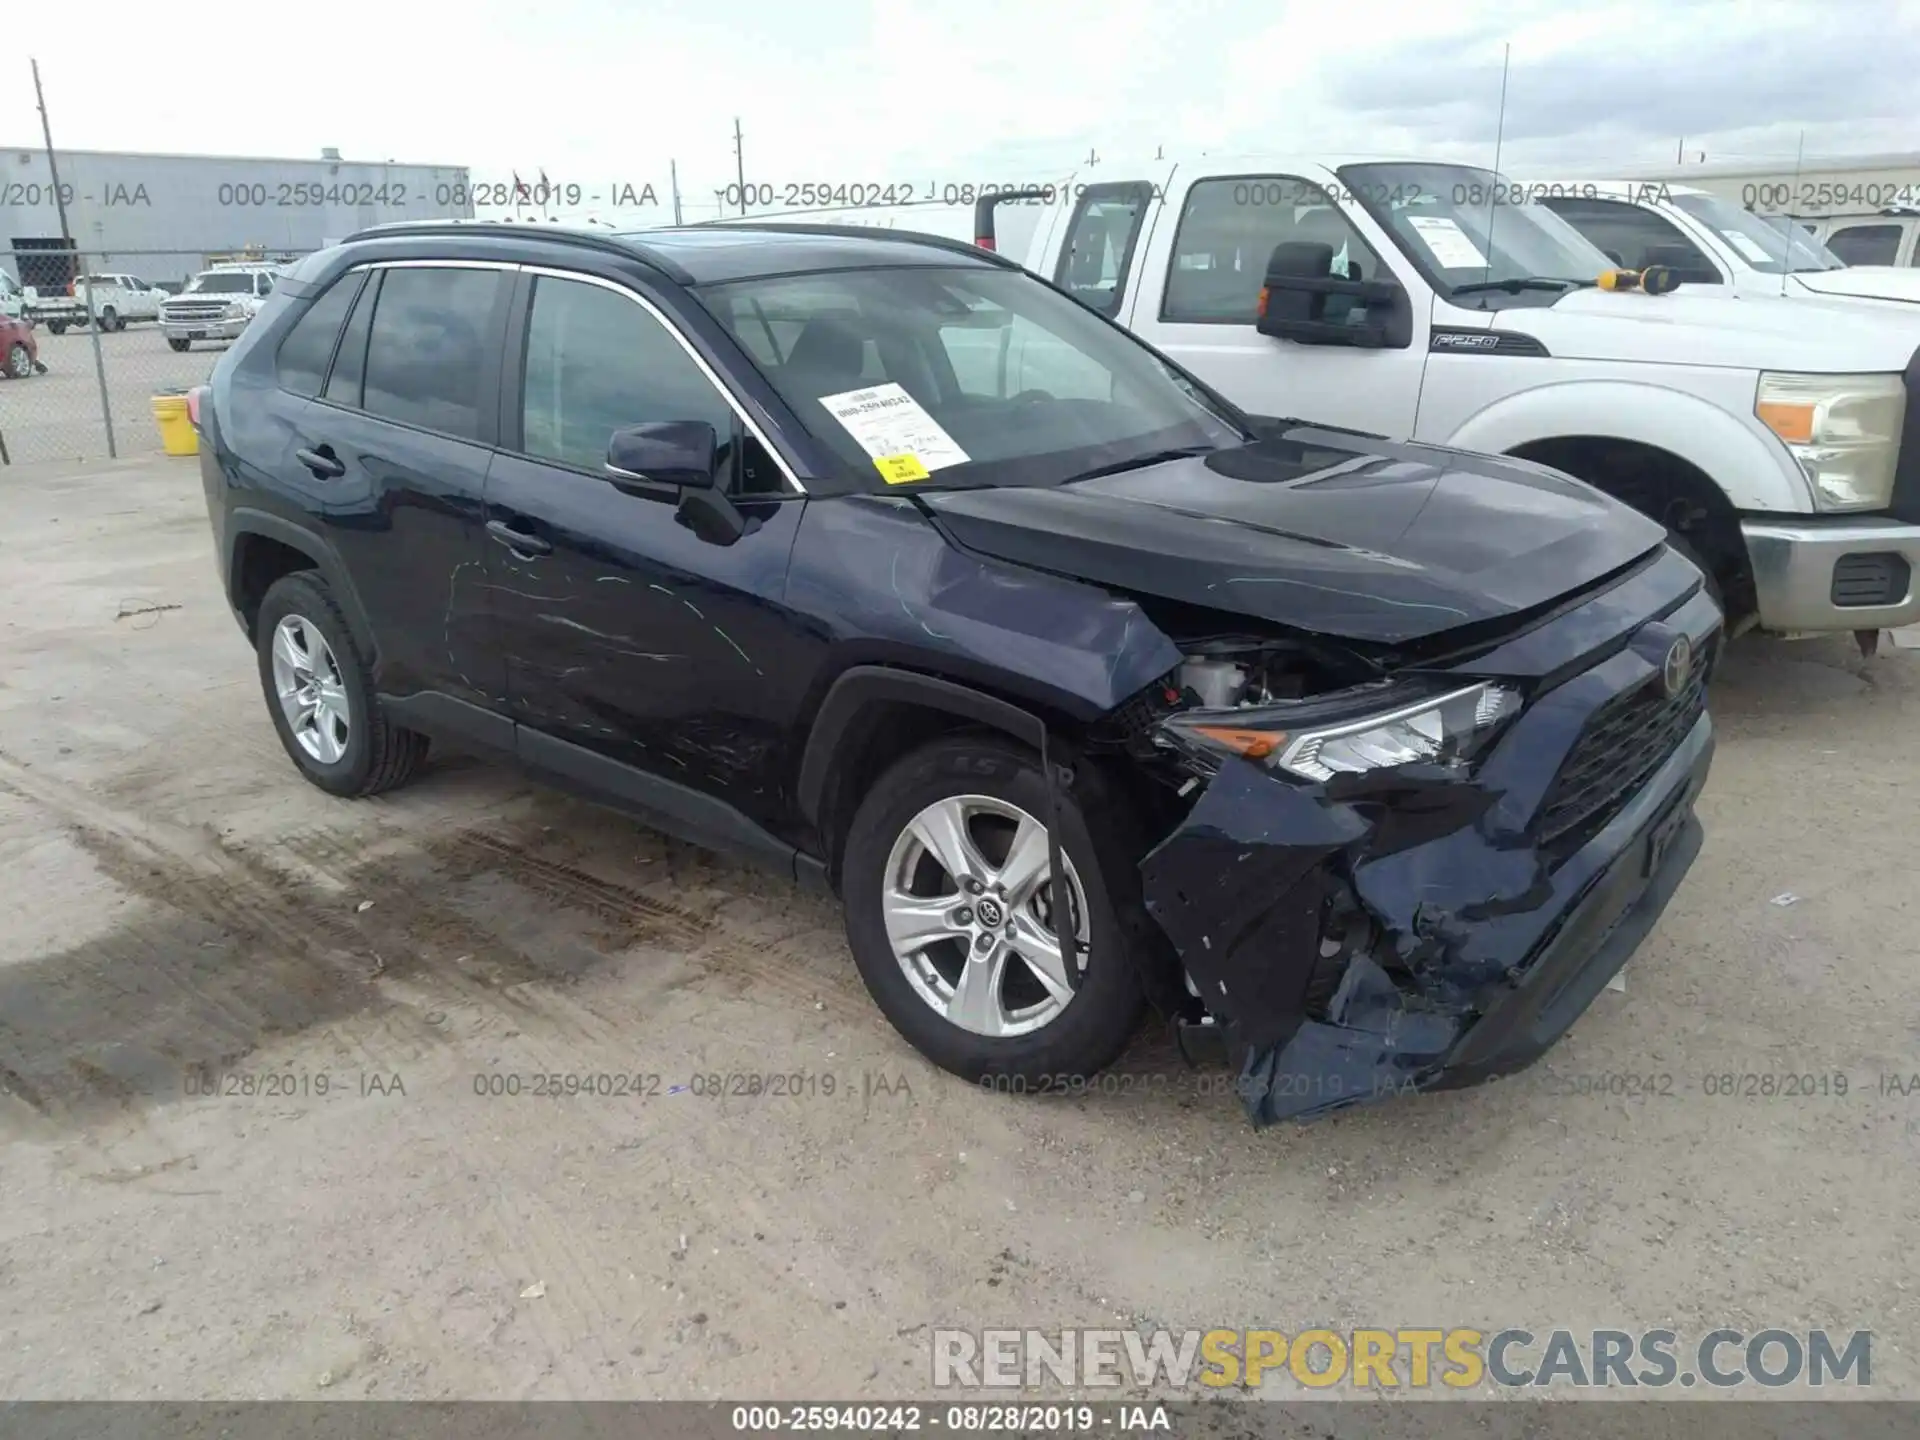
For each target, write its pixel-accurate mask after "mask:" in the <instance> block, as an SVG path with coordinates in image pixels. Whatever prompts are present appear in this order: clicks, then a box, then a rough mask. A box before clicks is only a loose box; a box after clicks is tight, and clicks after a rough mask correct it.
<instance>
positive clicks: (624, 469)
mask: <svg viewBox="0 0 1920 1440" xmlns="http://www.w3.org/2000/svg"><path fill="white" fill-rule="evenodd" d="M606 471H607V478H608V479H610V480H611V481H613V483H614V484H615V485H616V486H617V487H619V488H620V489H622V490H628V491H629V493H633V492H632V490H629V487H634V488H635V489H638V490H640V491H641V493H645V492H646V491H647V490H649V489H655V488H657V487H660V486H667V485H671V486H675V487H677V488H678V489H679V491H680V501H679V505H678V506H677V507H676V510H675V517H676V518H677V519H678V520H679V521H680V523H681V524H682V525H685V526H686V527H687V528H688V529H689V530H691V531H693V533H694V534H695V535H698V536H699V537H700V538H701V539H702V540H705V541H706V542H707V543H708V544H710V545H731V544H733V542H734V541H736V540H738V539H739V538H740V537H741V536H742V535H744V534H746V533H747V517H746V516H744V515H742V514H741V513H740V510H739V507H738V506H736V505H735V504H734V503H733V501H731V500H729V499H728V498H727V496H726V493H725V492H724V491H723V490H721V489H720V485H719V480H720V442H719V437H718V436H717V435H715V433H714V429H713V426H711V425H709V424H708V423H707V422H706V421H704V420H661V421H657V422H655V423H653V424H651V425H630V426H628V427H627V428H626V429H624V430H616V431H614V432H613V435H612V438H610V439H609V440H608V441H607V464H606Z"/></svg>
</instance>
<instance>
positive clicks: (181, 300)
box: [160, 265, 279, 350]
mask: <svg viewBox="0 0 1920 1440" xmlns="http://www.w3.org/2000/svg"><path fill="white" fill-rule="evenodd" d="M278 273H279V271H278V268H277V267H275V266H272V265H216V266H214V267H213V268H212V269H210V270H202V271H201V272H200V273H199V274H198V275H196V276H194V277H193V281H192V283H190V284H189V285H188V286H187V288H186V289H184V290H182V291H181V292H180V293H179V294H178V295H173V296H168V297H165V298H163V299H162V300H161V302H160V329H161V330H162V331H163V332H165V334H166V337H167V344H168V345H170V346H172V347H173V348H174V349H175V350H190V349H192V348H193V342H194V341H196V340H231V339H233V338H234V337H235V336H237V335H239V334H240V333H241V332H242V331H243V330H245V329H246V328H247V326H248V325H249V324H251V323H252V321H253V317H254V316H255V315H257V314H259V313H260V307H261V306H263V305H265V304H266V303H267V297H268V296H269V295H271V294H272V293H273V284H274V277H275V275H276V274H278Z"/></svg>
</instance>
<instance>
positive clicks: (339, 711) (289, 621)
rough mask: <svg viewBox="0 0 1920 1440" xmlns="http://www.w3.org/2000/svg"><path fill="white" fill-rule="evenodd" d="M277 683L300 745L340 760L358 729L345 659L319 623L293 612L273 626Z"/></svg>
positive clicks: (326, 759)
mask: <svg viewBox="0 0 1920 1440" xmlns="http://www.w3.org/2000/svg"><path fill="white" fill-rule="evenodd" d="M273 688H274V691H275V693H276V694H278V696H279V697H280V712H281V714H283V715H284V716H285V717H286V720H287V729H288V730H290V731H291V732H292V733H293V738H294V740H295V741H296V742H298V744H299V746H300V748H301V749H302V750H304V751H306V752H307V754H309V755H311V756H312V757H313V758H314V759H315V760H318V761H319V762H320V763H321V764H322V765H333V764H337V763H338V762H339V760H340V757H341V756H342V755H344V754H346V753H347V742H348V741H349V740H350V739H351V738H352V735H353V707H352V705H351V703H350V702H349V701H348V699H347V686H346V681H345V680H344V679H343V678H342V676H341V673H340V662H339V661H337V660H336V659H334V656H333V650H332V649H331V648H330V647H329V646H328V644H327V642H326V638H325V637H324V636H322V635H321V633H320V631H319V629H318V628H317V627H316V626H314V625H313V623H312V622H311V621H309V620H307V619H306V618H305V617H303V616H300V615H289V616H287V617H286V618H285V619H283V620H282V621H281V622H280V623H279V624H278V625H276V626H275V627H274V631H273Z"/></svg>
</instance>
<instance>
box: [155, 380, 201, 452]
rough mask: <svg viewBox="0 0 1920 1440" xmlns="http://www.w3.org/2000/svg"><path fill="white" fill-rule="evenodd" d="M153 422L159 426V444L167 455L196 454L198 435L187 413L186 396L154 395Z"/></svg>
mask: <svg viewBox="0 0 1920 1440" xmlns="http://www.w3.org/2000/svg"><path fill="white" fill-rule="evenodd" d="M153 418H154V423H156V424H157V425H159V427H160V446H161V448H162V449H164V450H165V451H166V452H167V454H169V455H198V454H199V453H200V437H199V436H198V435H196V434H194V431H193V421H192V419H191V418H190V417H189V416H188V414H187V397H186V396H185V395H184V394H179V395H156V396H154V397H153Z"/></svg>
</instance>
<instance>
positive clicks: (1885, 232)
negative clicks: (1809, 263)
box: [1827, 225, 1900, 265]
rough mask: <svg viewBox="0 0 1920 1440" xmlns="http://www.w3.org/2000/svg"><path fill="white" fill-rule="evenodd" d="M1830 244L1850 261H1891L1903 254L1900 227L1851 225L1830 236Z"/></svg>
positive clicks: (1889, 262)
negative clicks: (1901, 251) (1901, 252)
mask: <svg viewBox="0 0 1920 1440" xmlns="http://www.w3.org/2000/svg"><path fill="white" fill-rule="evenodd" d="M1827 248H1828V249H1829V250H1831V251H1832V252H1833V253H1834V254H1836V255H1838V256H1839V257H1840V258H1841V259H1842V260H1844V261H1846V262H1847V264H1849V265H1892V264H1894V263H1895V262H1896V260H1897V259H1898V257H1899V254H1900V227H1899V226H1898V225H1849V226H1847V228H1846V229H1844V230H1836V231H1834V232H1833V234H1831V235H1829V236H1828V237H1827Z"/></svg>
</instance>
